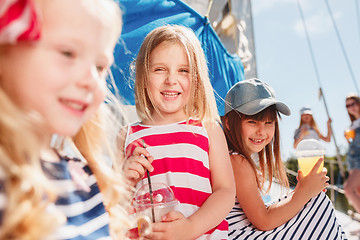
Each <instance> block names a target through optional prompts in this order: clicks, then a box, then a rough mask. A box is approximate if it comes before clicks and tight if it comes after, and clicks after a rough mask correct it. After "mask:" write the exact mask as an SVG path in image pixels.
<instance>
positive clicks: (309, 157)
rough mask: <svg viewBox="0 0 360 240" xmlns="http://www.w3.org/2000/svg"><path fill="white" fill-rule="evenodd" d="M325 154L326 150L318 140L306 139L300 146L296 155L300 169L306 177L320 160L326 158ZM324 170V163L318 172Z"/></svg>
mask: <svg viewBox="0 0 360 240" xmlns="http://www.w3.org/2000/svg"><path fill="white" fill-rule="evenodd" d="M324 154H325V149H324V148H323V147H322V145H321V144H320V142H319V141H318V140H316V139H305V140H302V141H301V142H300V143H299V144H298V146H297V148H296V155H297V158H298V164H299V169H300V170H301V172H302V173H303V174H304V176H306V175H308V174H309V173H310V171H311V170H312V169H313V167H314V165H315V164H316V162H317V161H318V160H319V158H324ZM323 168H324V161H323V162H322V163H321V165H320V167H319V169H318V171H317V172H318V173H319V172H321V171H322V169H323Z"/></svg>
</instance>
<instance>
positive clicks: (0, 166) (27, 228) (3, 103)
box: [0, 88, 64, 239]
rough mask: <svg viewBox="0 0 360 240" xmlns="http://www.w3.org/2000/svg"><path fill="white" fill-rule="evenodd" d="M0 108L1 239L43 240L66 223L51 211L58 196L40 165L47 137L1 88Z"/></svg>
mask: <svg viewBox="0 0 360 240" xmlns="http://www.w3.org/2000/svg"><path fill="white" fill-rule="evenodd" d="M0 108H1V114H0V132H1V134H0V171H1V173H0V181H1V182H2V183H3V184H4V185H3V186H4V189H3V191H4V194H5V197H6V199H5V200H6V207H5V208H4V214H3V216H2V218H3V219H2V224H1V228H0V239H40V238H42V237H44V236H46V235H48V234H50V233H51V232H52V231H53V230H55V228H56V227H57V226H58V225H59V224H60V223H61V222H62V221H63V220H64V218H63V216H61V215H60V214H55V213H50V212H49V211H48V206H49V204H50V203H51V202H54V201H55V199H56V196H55V193H54V192H53V190H52V188H51V185H50V183H49V181H48V180H47V179H46V177H45V176H44V174H43V173H42V170H41V166H40V161H39V149H40V146H41V144H43V143H44V142H43V141H44V133H43V132H42V130H41V128H39V126H41V124H39V123H40V120H39V118H38V117H37V116H36V114H35V113H31V114H30V113H25V112H24V111H23V110H20V109H19V108H18V107H17V106H15V105H14V103H13V102H12V101H11V100H10V99H9V97H8V96H7V95H6V93H4V91H3V90H2V89H1V88H0ZM19 129H20V130H19Z"/></svg>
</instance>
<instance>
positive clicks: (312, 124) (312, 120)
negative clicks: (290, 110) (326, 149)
mask: <svg viewBox="0 0 360 240" xmlns="http://www.w3.org/2000/svg"><path fill="white" fill-rule="evenodd" d="M301 116H302V115H301ZM301 116H300V125H299V128H301V126H302V125H303V124H305V123H304V121H303V120H302V117H301ZM310 116H311V120H310V124H309V125H310V127H311V128H313V129H314V130H315V132H316V133H317V135H318V136H321V133H320V130H319V128H318V126H317V124H316V122H315V119H314V117H313V115H312V114H310Z"/></svg>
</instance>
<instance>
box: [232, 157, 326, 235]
mask: <svg viewBox="0 0 360 240" xmlns="http://www.w3.org/2000/svg"><path fill="white" fill-rule="evenodd" d="M231 162H232V165H233V170H234V176H235V182H236V196H237V198H238V200H239V203H240V206H241V207H242V209H243V210H244V212H245V214H246V217H247V218H248V219H249V221H250V222H251V223H252V224H253V225H254V226H255V227H256V228H258V229H260V230H263V231H268V230H272V229H274V228H276V227H278V226H280V225H282V224H284V223H285V222H287V221H288V220H290V219H291V218H292V217H294V216H295V215H296V214H297V213H298V212H299V211H300V210H301V208H302V207H303V206H304V205H305V204H306V203H307V202H308V201H309V200H310V199H311V198H312V197H314V196H316V195H317V194H319V193H320V192H321V191H322V190H323V189H324V188H325V187H327V186H328V183H326V181H328V179H329V178H328V177H327V176H326V171H323V172H321V173H316V171H317V169H319V167H320V163H321V161H318V162H317V164H316V165H315V166H314V168H313V170H312V171H311V172H310V173H309V175H307V176H306V177H303V176H302V173H301V172H299V179H298V180H299V183H298V185H297V186H296V188H295V190H294V194H293V196H292V197H289V198H287V199H284V200H282V201H281V202H279V203H277V204H273V205H271V206H270V207H269V208H266V206H265V204H264V202H263V200H262V198H261V195H260V192H259V190H258V187H257V183H256V178H255V173H254V171H253V169H252V167H251V165H250V163H249V162H248V161H247V160H246V159H245V158H244V157H242V156H240V155H232V156H231Z"/></svg>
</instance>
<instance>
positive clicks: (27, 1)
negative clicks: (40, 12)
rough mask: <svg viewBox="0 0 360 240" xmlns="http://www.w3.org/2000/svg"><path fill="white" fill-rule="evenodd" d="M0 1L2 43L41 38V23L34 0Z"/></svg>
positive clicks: (0, 38) (0, 39)
mask: <svg viewBox="0 0 360 240" xmlns="http://www.w3.org/2000/svg"><path fill="white" fill-rule="evenodd" d="M0 2H1V4H0V44H4V43H16V42H19V41H30V40H37V39H39V37H40V24H39V19H38V17H37V15H36V10H35V5H34V3H33V1H32V0H0Z"/></svg>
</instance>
